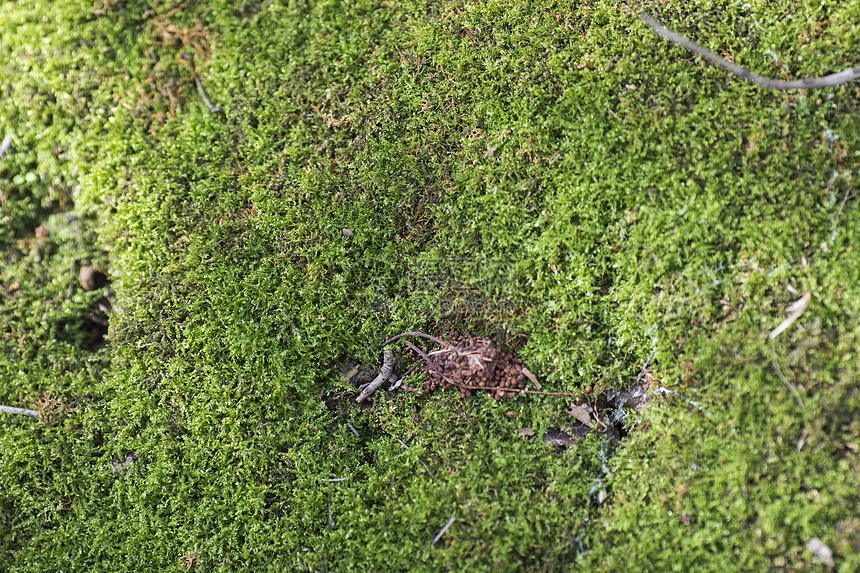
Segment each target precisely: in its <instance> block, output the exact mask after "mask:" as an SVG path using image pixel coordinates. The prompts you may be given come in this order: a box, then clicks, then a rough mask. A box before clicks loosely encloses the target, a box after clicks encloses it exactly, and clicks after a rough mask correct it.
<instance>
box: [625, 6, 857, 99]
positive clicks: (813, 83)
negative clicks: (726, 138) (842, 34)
mask: <svg viewBox="0 0 860 573" xmlns="http://www.w3.org/2000/svg"><path fill="white" fill-rule="evenodd" d="M639 19H640V20H642V21H643V22H645V23H646V24H648V25H649V26H651V28H652V29H653V30H654V31H655V32H657V33H658V34H659V35H661V36H663V37H664V38H666V39H667V40H670V41H672V42H675V43H676V44H679V45H681V46H683V47H685V48H687V49H688V50H690V51H691V52H694V53H696V54H699V55H700V56H702V57H703V58H705V59H706V60H709V61H711V62H713V63H715V64H717V65H718V66H720V67H722V68H725V69H727V70H728V71H730V72H732V73H733V74H735V75H738V76H741V77H742V78H746V79H748V80H749V81H751V82H755V83H757V84H758V85H760V86H761V87H763V88H766V89H773V90H797V89H814V88H828V87H833V86H838V85H841V84H844V83H847V82H850V81H853V80H856V79H857V78H860V66H856V67H853V68H848V69H846V70H842V71H841V72H836V73H834V74H829V75H826V76H822V77H820V78H806V79H802V80H788V81H785V80H773V79H770V78H766V77H764V76H760V75H758V74H755V73H753V72H751V71H749V70H748V69H746V68H743V67H741V66H739V65H737V64H733V63H732V62H730V61H728V60H727V59H725V58H723V57H722V56H720V55H718V54H715V53H714V52H712V51H710V50H708V49H707V48H703V47H702V46H700V45H699V44H696V43H695V42H693V41H691V40H688V39H687V38H685V37H684V36H682V35H681V34H679V33H678V32H675V31H674V30H670V29H668V28H666V27H665V26H663V25H662V24H660V22H658V21H657V20H655V19H654V18H653V17H651V16H649V15H648V14H646V13H644V12H641V13H640V14H639Z"/></svg>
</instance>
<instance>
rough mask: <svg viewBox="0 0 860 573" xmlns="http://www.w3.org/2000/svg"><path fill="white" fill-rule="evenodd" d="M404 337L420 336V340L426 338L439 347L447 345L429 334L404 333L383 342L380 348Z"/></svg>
mask: <svg viewBox="0 0 860 573" xmlns="http://www.w3.org/2000/svg"><path fill="white" fill-rule="evenodd" d="M404 336H420V337H422V338H426V339H427V340H432V341H433V342H435V343H436V344H439V345H440V346H447V344H446V343H445V341H444V340H441V339H439V338H436V337H435V336H430V335H429V334H424V333H423V332H404V333H403V334H398V335H397V336H393V337H391V338H389V339H388V340H386V341H385V342H383V343H382V346H388V345H389V344H391V343H392V342H394V341H395V340H397V339H398V338H402V337H404Z"/></svg>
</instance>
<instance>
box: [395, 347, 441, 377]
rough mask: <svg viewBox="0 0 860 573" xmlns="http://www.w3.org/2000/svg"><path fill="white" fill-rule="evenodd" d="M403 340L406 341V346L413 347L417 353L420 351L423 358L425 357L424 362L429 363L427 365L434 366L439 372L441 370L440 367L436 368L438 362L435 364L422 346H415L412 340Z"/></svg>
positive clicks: (419, 353) (419, 354)
mask: <svg viewBox="0 0 860 573" xmlns="http://www.w3.org/2000/svg"><path fill="white" fill-rule="evenodd" d="M403 342H405V343H406V346H408V347H409V348H411V349H412V350H414V351H415V352H417V353H418V356H420V357H421V358H423V359H424V362H426V363H427V366H429V367H430V368H432V369H433V370H435V371H437V372H438V371H439V369H438V368H436V364H435V363H434V362H433V361H432V360H431V359H430V357H429V356H427V355H426V354H424V351H422V350H421V349H420V348H418V347H417V346H415V345H414V344H412V343H411V342H409V341H408V340H404V341H403Z"/></svg>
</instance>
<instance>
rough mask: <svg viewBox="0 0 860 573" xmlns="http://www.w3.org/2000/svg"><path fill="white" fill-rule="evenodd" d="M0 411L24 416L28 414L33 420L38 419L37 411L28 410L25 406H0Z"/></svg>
mask: <svg viewBox="0 0 860 573" xmlns="http://www.w3.org/2000/svg"><path fill="white" fill-rule="evenodd" d="M0 412H6V413H8V414H21V415H24V416H30V417H31V418H33V419H34V420H38V419H39V412H37V411H36V410H28V409H27V408H15V407H13V406H0Z"/></svg>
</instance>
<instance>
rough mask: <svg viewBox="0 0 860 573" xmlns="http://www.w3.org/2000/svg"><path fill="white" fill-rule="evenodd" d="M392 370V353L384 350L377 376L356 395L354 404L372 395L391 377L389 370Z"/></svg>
mask: <svg viewBox="0 0 860 573" xmlns="http://www.w3.org/2000/svg"><path fill="white" fill-rule="evenodd" d="M392 368H394V353H393V352H391V351H390V350H386V351H384V352H383V353H382V368H381V369H380V371H379V375H378V376H377V377H376V378H374V379H373V382H371V383H370V384H368V385H367V386H365V387H364V389H363V390H362V391H361V394H359V395H358V398H356V399H355V401H356V402H359V403H360V402H363V401H364V400H365V399H366V398H367V397H368V396H370V395H371V394H373V392H375V391H376V389H377V388H379V387H380V386H382V385H383V384H384V383H385V381H386V380H388V377H389V376H391V369H392Z"/></svg>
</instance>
